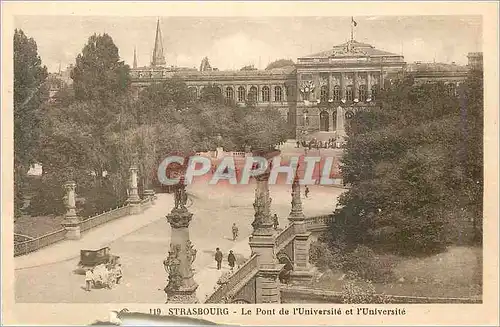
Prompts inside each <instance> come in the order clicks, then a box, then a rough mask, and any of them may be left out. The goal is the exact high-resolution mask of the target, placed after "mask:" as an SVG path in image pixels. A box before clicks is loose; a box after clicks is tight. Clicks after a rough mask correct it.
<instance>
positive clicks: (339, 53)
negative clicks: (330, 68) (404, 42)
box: [301, 40, 401, 58]
mask: <svg viewBox="0 0 500 327" xmlns="http://www.w3.org/2000/svg"><path fill="white" fill-rule="evenodd" d="M356 56H369V57H379V56H384V57H385V56H389V57H392V56H395V57H401V55H399V54H395V53H391V52H387V51H384V50H379V49H376V48H375V47H374V46H372V45H370V44H368V43H361V42H358V41H355V40H352V41H348V42H345V43H342V44H339V45H336V46H334V47H333V48H331V49H329V50H326V51H322V52H318V53H314V54H311V55H307V56H303V57H301V58H334V57H356Z"/></svg>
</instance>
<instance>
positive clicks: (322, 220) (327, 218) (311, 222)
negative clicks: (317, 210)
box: [306, 215, 335, 229]
mask: <svg viewBox="0 0 500 327" xmlns="http://www.w3.org/2000/svg"><path fill="white" fill-rule="evenodd" d="M334 220H335V218H334V217H333V215H322V216H316V217H308V218H306V226H307V229H314V228H324V227H326V226H328V224H329V223H330V222H332V221H334Z"/></svg>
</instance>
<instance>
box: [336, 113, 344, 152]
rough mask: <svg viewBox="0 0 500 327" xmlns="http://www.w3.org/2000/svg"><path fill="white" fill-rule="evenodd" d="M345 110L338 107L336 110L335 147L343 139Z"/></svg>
mask: <svg viewBox="0 0 500 327" xmlns="http://www.w3.org/2000/svg"><path fill="white" fill-rule="evenodd" d="M344 112H345V110H344V108H343V107H341V106H339V107H338V108H337V147H338V146H339V143H342V142H343V141H344V137H345V129H344V119H345V113H344Z"/></svg>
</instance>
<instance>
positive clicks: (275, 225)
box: [273, 214, 279, 230]
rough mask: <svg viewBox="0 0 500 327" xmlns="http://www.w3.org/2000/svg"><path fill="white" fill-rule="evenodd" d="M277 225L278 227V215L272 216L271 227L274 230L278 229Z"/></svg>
mask: <svg viewBox="0 0 500 327" xmlns="http://www.w3.org/2000/svg"><path fill="white" fill-rule="evenodd" d="M278 225H279V220H278V215H277V214H274V217H273V226H274V229H275V230H277V229H278Z"/></svg>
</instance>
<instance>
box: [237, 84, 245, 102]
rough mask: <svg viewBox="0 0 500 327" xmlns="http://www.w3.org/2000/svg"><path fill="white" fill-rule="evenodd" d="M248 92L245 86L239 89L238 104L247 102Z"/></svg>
mask: <svg viewBox="0 0 500 327" xmlns="http://www.w3.org/2000/svg"><path fill="white" fill-rule="evenodd" d="M246 93H247V91H246V90H245V88H244V87H243V86H240V87H239V88H238V102H245V98H246V95H247V94H246Z"/></svg>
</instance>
